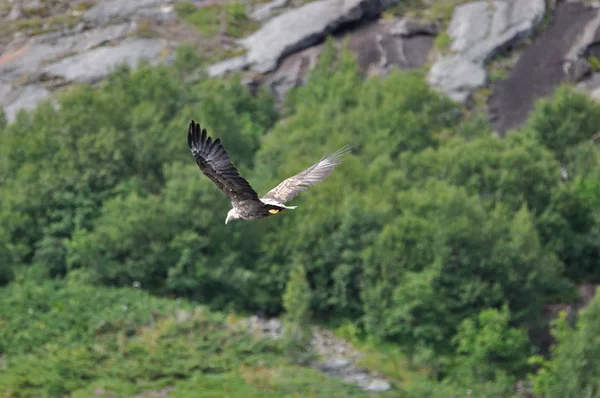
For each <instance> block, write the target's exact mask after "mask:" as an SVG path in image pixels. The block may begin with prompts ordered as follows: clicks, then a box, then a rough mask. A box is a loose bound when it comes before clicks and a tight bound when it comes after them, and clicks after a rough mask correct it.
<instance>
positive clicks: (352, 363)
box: [242, 316, 392, 393]
mask: <svg viewBox="0 0 600 398" xmlns="http://www.w3.org/2000/svg"><path fill="white" fill-rule="evenodd" d="M242 324H243V325H245V327H247V328H248V329H249V330H250V331H251V332H253V333H255V334H256V335H258V336H259V337H261V338H271V339H279V338H281V336H282V335H283V325H282V324H281V322H280V321H279V320H278V319H277V318H272V319H268V320H267V319H263V318H259V317H257V316H252V317H249V318H245V319H244V320H243V321H242ZM311 346H312V349H313V350H314V352H315V354H316V355H317V356H318V357H319V358H318V360H317V361H315V362H314V363H312V365H311V366H313V367H314V368H316V369H318V370H320V371H321V372H322V373H323V374H325V375H327V376H328V377H336V378H340V379H342V380H344V381H346V382H348V383H352V384H356V385H358V386H359V387H360V388H362V389H363V390H365V391H367V392H370V393H379V392H385V391H388V390H390V389H391V388H392V385H391V383H390V382H389V381H387V380H386V379H385V378H384V377H382V376H381V375H379V374H377V373H376V372H371V371H368V370H365V369H361V368H360V367H358V366H357V363H358V361H360V359H361V358H362V356H363V353H361V352H360V351H359V350H357V349H356V348H354V346H353V345H352V343H350V342H349V341H347V340H344V339H342V338H340V337H337V336H336V335H335V334H333V333H332V332H331V331H329V330H326V329H322V328H320V327H316V326H314V327H313V338H312V341H311Z"/></svg>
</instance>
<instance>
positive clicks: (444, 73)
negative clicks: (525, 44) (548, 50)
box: [428, 0, 546, 102]
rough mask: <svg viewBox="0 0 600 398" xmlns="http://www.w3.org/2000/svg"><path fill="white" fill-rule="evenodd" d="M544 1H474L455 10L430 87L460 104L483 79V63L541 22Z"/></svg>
mask: <svg viewBox="0 0 600 398" xmlns="http://www.w3.org/2000/svg"><path fill="white" fill-rule="evenodd" d="M545 9H546V5H545V1H544V0H492V1H477V2H472V3H467V4H463V5H460V6H458V7H456V9H455V10H454V14H453V16H452V20H451V21H450V25H449V27H448V31H447V33H448V35H449V36H450V38H451V39H452V44H451V45H450V48H449V49H448V50H449V53H450V54H448V55H443V56H440V57H438V60H437V61H436V62H435V64H434V65H433V66H432V67H431V69H430V71H429V75H428V81H429V83H430V85H431V86H433V87H434V88H436V89H439V90H440V91H442V92H444V93H446V94H447V95H448V96H449V97H451V98H452V99H454V100H456V101H459V102H463V101H465V100H466V99H467V98H468V97H469V94H470V93H471V91H472V90H473V89H475V88H477V87H480V86H482V85H483V84H484V83H485V80H486V71H485V63H486V62H487V61H489V60H490V59H491V58H492V57H494V56H495V55H496V54H497V53H498V52H499V51H502V50H504V49H506V48H507V47H510V46H514V45H515V44H517V43H518V42H519V41H521V40H523V39H524V38H526V37H528V36H529V35H530V34H531V32H532V31H533V29H534V28H535V26H536V25H537V24H538V23H539V22H540V21H541V20H542V18H543V16H544V12H545Z"/></svg>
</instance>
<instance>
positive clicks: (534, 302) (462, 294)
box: [362, 181, 567, 354]
mask: <svg viewBox="0 0 600 398" xmlns="http://www.w3.org/2000/svg"><path fill="white" fill-rule="evenodd" d="M398 202H399V203H402V212H401V214H400V215H399V216H397V217H396V218H395V219H394V221H393V222H390V223H388V224H387V225H386V226H385V227H384V228H383V229H382V231H381V234H380V235H379V237H378V238H377V239H376V242H375V243H374V244H373V245H372V247H370V248H368V249H366V250H365V278H364V279H365V280H364V289H363V292H362V297H363V300H364V303H365V326H366V328H367V330H368V331H369V333H371V334H372V335H373V336H376V337H379V338H382V339H388V340H391V341H395V342H398V343H399V344H401V345H403V346H405V347H406V348H407V350H408V351H409V354H413V353H414V349H415V348H416V347H419V346H420V345H422V346H425V347H429V348H432V349H434V350H435V352H436V353H437V354H440V353H444V352H445V353H448V352H449V351H451V350H452V347H451V345H450V344H449V341H450V340H451V338H452V337H453V336H454V335H455V333H456V331H457V329H458V327H459V325H460V323H461V322H462V320H463V319H467V318H469V317H472V316H474V315H475V314H477V313H478V312H479V311H481V310H483V309H484V308H488V307H500V306H501V305H503V303H504V302H507V303H508V305H509V308H510V311H511V322H512V323H515V324H519V325H521V326H524V327H534V326H535V325H537V324H538V321H539V319H538V316H539V314H540V311H541V309H542V305H543V303H544V301H545V300H547V299H548V298H549V297H553V296H555V295H556V294H557V291H558V292H562V291H565V289H567V286H566V285H565V284H564V283H565V281H564V280H563V279H562V278H561V271H562V269H561V264H560V263H559V262H558V261H557V259H556V258H555V256H554V255H552V254H551V253H547V252H545V250H544V248H543V246H542V245H541V244H540V241H539V237H538V235H537V231H536V229H535V226H534V223H533V217H532V215H531V214H530V213H529V212H528V211H527V209H526V208H525V207H523V208H522V209H521V210H519V211H518V212H517V213H516V214H514V215H512V214H511V213H510V212H509V211H508V210H507V209H506V208H504V207H503V206H497V207H495V208H494V209H492V210H488V209H486V208H485V207H484V206H483V204H482V202H481V201H480V200H479V198H478V197H477V196H473V195H468V194H467V193H466V192H465V190H464V189H463V188H457V187H453V186H451V185H449V184H447V183H444V182H439V181H430V183H429V184H427V185H426V186H425V187H424V188H421V189H412V190H408V191H405V192H400V193H399V194H398Z"/></svg>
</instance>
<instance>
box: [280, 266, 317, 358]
mask: <svg viewBox="0 0 600 398" xmlns="http://www.w3.org/2000/svg"><path fill="white" fill-rule="evenodd" d="M310 296H311V292H310V286H308V281H307V280H306V271H305V270H304V268H303V267H301V266H299V267H296V268H294V269H292V271H291V272H290V279H289V281H288V283H287V285H286V288H285V292H284V294H283V307H284V308H285V311H286V312H285V317H284V335H283V341H284V344H285V348H286V352H287V354H288V355H289V356H290V357H291V358H293V359H294V360H295V361H296V362H298V363H307V362H308V361H309V360H310V359H311V354H312V352H311V340H312V335H313V333H312V326H311V324H310Z"/></svg>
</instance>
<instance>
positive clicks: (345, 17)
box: [240, 0, 395, 73]
mask: <svg viewBox="0 0 600 398" xmlns="http://www.w3.org/2000/svg"><path fill="white" fill-rule="evenodd" d="M394 2H395V0H317V1H313V2H311V3H308V4H306V5H304V6H302V7H299V8H296V9H293V10H290V11H288V12H286V13H284V14H281V15H278V16H277V17H275V18H273V19H271V20H270V21H268V22H267V23H266V24H265V25H264V26H263V27H262V28H261V29H259V30H258V31H257V32H255V33H254V34H252V35H250V36H248V37H246V38H244V39H242V40H240V44H241V45H242V46H244V47H245V48H246V49H247V50H248V51H247V54H246V56H245V57H246V62H247V65H248V66H249V67H250V68H251V69H252V70H253V71H255V72H259V73H265V72H270V71H272V70H273V69H275V68H276V67H277V63H278V62H279V60H280V59H281V58H282V57H284V56H286V55H288V54H290V53H292V52H295V51H298V50H301V49H304V48H306V47H309V46H311V45H313V44H315V43H318V42H319V41H320V40H322V39H323V38H324V37H325V36H326V35H328V34H330V33H333V32H335V31H336V30H338V29H339V28H340V27H342V26H344V25H346V24H349V23H353V22H359V21H364V20H368V19H372V18H374V17H376V16H377V15H379V13H381V11H383V9H384V8H385V7H386V6H388V5H389V4H391V3H394Z"/></svg>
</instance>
